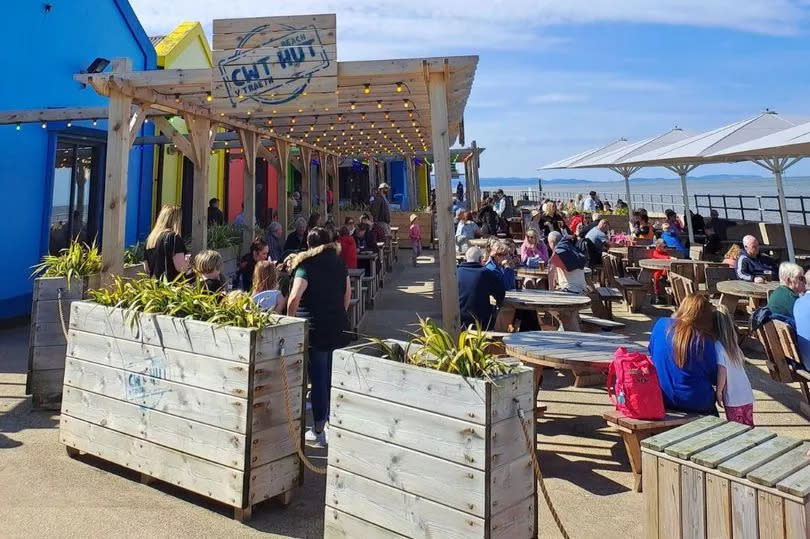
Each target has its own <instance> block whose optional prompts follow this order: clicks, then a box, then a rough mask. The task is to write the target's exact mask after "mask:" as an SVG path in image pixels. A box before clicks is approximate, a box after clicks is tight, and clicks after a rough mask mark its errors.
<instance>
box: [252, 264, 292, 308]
mask: <svg viewBox="0 0 810 539" xmlns="http://www.w3.org/2000/svg"><path fill="white" fill-rule="evenodd" d="M253 302H254V303H256V305H258V306H259V307H260V308H261V309H263V310H265V311H275V312H277V313H279V314H283V313H284V308H285V306H286V305H287V298H285V297H284V296H283V295H282V294H281V291H280V290H279V289H278V270H276V266H275V264H274V263H272V262H269V261H267V260H260V261H259V262H256V267H255V268H254V269H253Z"/></svg>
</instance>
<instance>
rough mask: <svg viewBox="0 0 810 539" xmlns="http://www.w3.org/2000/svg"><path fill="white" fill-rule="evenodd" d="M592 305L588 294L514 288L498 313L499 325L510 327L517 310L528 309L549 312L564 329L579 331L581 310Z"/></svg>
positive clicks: (507, 294) (507, 295)
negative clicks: (518, 289)
mask: <svg viewBox="0 0 810 539" xmlns="http://www.w3.org/2000/svg"><path fill="white" fill-rule="evenodd" d="M590 305H591V299H590V298H589V297H588V296H584V295H579V294H570V293H568V292H557V291H551V290H520V291H517V290H512V291H509V292H507V293H506V297H505V298H504V300H503V306H502V307H501V312H500V313H499V315H498V321H499V323H498V325H499V326H500V327H501V328H506V327H508V325H509V324H511V323H513V322H514V319H515V310H516V309H526V310H529V311H537V313H538V320H539V319H540V317H541V314H540V313H544V312H548V313H551V315H552V316H553V317H554V318H556V319H557V321H559V323H560V326H561V327H562V329H564V330H566V331H579V329H580V328H579V311H581V310H582V309H585V308H587V307H589V306H590Z"/></svg>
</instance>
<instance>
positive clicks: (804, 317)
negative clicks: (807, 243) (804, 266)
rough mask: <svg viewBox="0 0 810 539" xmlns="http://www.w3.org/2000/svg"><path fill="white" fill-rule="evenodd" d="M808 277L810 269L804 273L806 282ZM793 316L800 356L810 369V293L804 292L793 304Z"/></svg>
mask: <svg viewBox="0 0 810 539" xmlns="http://www.w3.org/2000/svg"><path fill="white" fill-rule="evenodd" d="M807 279H810V271H808V272H807V273H805V274H804V280H805V282H806V281H807ZM793 318H794V320H796V341H797V344H798V345H799V357H801V360H802V363H803V364H804V366H805V368H807V369H810V294H803V295H802V297H800V298H799V299H797V300H796V302H795V303H794V304H793Z"/></svg>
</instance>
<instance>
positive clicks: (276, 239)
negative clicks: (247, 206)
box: [264, 221, 284, 262]
mask: <svg viewBox="0 0 810 539" xmlns="http://www.w3.org/2000/svg"><path fill="white" fill-rule="evenodd" d="M283 239H284V228H283V227H282V226H281V223H279V222H278V221H273V222H272V223H270V226H269V227H267V237H266V238H265V240H264V241H266V242H267V246H268V247H269V248H270V251H269V252H270V254H269V255H268V256H269V257H270V260H272V261H273V262H281V257H282V256H284V241H283Z"/></svg>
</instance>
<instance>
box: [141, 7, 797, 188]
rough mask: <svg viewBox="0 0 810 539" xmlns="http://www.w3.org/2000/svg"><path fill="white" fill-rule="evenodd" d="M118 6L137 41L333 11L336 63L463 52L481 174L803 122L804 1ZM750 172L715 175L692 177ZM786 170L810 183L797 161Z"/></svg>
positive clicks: (718, 169)
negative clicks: (131, 21)
mask: <svg viewBox="0 0 810 539" xmlns="http://www.w3.org/2000/svg"><path fill="white" fill-rule="evenodd" d="M130 1H131V3H132V5H133V8H134V9H135V12H136V13H137V14H138V16H139V17H140V19H141V22H142V23H143V25H144V27H145V28H146V30H147V32H148V33H149V34H162V33H166V32H168V31H170V30H171V29H172V28H173V27H174V26H175V25H176V24H178V23H179V22H181V21H184V20H199V21H200V22H202V23H203V26H204V27H205V28H206V30H207V31H208V32H209V34H210V28H211V20H212V19H214V18H225V17H247V16H254V17H255V16H269V15H289V14H301V13H331V12H335V13H337V15H338V17H337V21H338V58H339V60H367V59H381V58H401V57H418V56H438V55H443V54H477V55H479V56H480V61H479V67H478V71H477V73H476V78H475V82H474V84H473V90H472V93H471V96H470V99H469V101H468V103H467V109H466V113H465V129H466V133H467V139H468V141H469V140H472V139H475V140H476V141H477V142H478V144H479V145H480V146H484V147H486V152H485V153H484V154H483V155H482V158H481V175H482V176H484V177H492V176H521V177H534V176H536V175H537V174H538V172H537V168H538V167H539V166H541V165H543V164H546V163H549V162H552V161H556V160H558V159H561V158H563V157H566V156H568V155H571V154H575V153H578V152H581V151H583V150H585V149H588V148H590V147H594V146H600V145H602V144H606V143H608V142H610V141H612V140H614V139H616V138H619V137H622V136H623V137H626V138H628V139H630V140H635V139H640V138H644V137H648V136H653V135H656V134H658V133H661V132H664V131H667V130H669V129H670V128H672V127H673V126H675V125H678V126H680V127H682V128H684V129H688V130H691V131H696V132H699V131H705V130H708V129H712V128H715V127H719V126H721V125H725V124H727V123H731V122H734V121H738V120H741V119H744V118H746V117H750V116H754V115H756V114H758V113H759V112H761V111H762V110H764V109H765V108H766V107H767V108H770V109H773V110H776V111H777V112H780V113H783V114H791V115H801V116H807V117H808V118H809V119H810V69H808V64H810V39H809V37H810V36H809V35H808V31H809V30H810V21H809V19H810V0H621V1H620V2H616V1H611V0H526V1H524V0H511V1H503V0H501V1H498V0H495V1H489V2H481V1H470V0H466V1H462V0H444V1H442V2H431V1H418V0H414V1H410V2H407V3H402V2H390V1H381V0H353V1H352V2H351V3H349V2H335V1H326V0H323V1H321V0H313V1H309V2H299V3H294V4H293V3H291V4H279V3H275V2H274V3H269V2H266V1H265V0H241V1H240V2H238V3H224V2H221V1H218V0H174V1H173V2H165V0H130ZM616 4H618V5H616ZM760 171H761V169H759V168H758V167H756V166H755V165H716V166H706V167H702V168H700V169H698V170H697V171H696V172H695V174H714V173H735V172H739V173H741V174H751V173H760ZM791 172H792V174H794V175H798V174H802V175H805V174H810V163H800V164H799V165H796V167H794V169H792V171H791ZM761 173H762V174H763V175H766V174H767V173H765V171H764V170H762V171H761ZM640 174H641V175H644V176H664V177H669V176H671V173H669V172H666V171H663V170H658V169H649V170H644V171H642V172H641V173H640ZM543 176H544V177H547V178H550V177H575V178H588V179H605V180H608V179H610V180H615V179H616V178H617V176H616V175H615V174H614V173H612V172H610V171H601V170H589V171H553V172H546V171H544V172H543Z"/></svg>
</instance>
